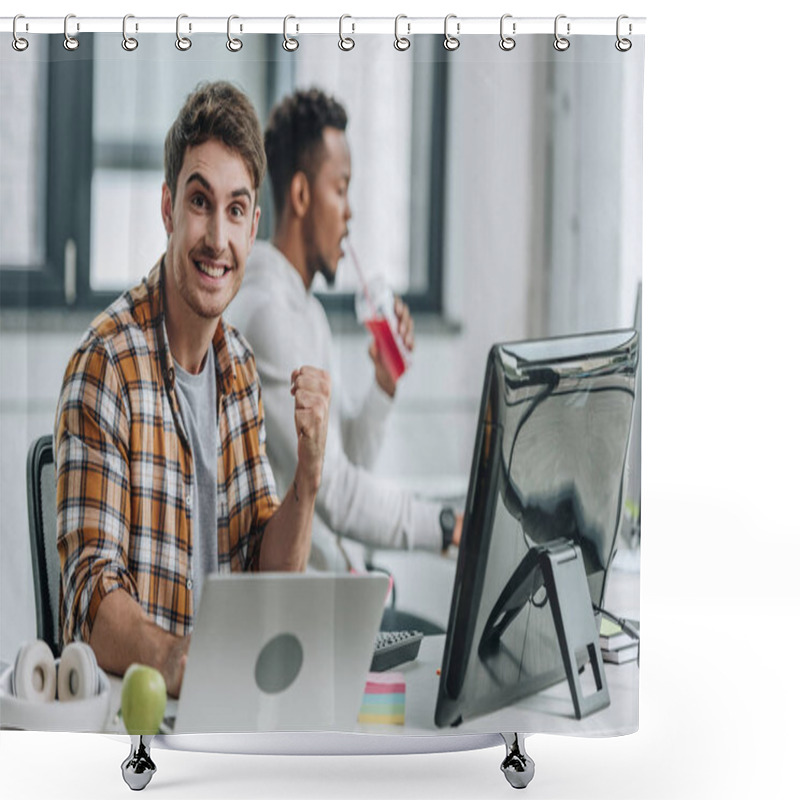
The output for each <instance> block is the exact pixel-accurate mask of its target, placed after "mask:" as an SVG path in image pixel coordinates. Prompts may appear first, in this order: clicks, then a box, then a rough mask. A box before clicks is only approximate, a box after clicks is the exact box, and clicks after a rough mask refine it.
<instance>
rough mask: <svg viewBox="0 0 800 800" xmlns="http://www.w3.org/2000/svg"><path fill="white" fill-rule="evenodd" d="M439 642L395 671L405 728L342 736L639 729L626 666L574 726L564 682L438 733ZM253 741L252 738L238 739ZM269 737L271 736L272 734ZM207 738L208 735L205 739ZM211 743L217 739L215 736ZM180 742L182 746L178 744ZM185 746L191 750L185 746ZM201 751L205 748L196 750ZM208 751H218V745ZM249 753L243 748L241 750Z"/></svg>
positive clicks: (633, 609)
mask: <svg viewBox="0 0 800 800" xmlns="http://www.w3.org/2000/svg"><path fill="white" fill-rule="evenodd" d="M638 590H639V574H638V572H626V571H620V570H613V571H612V576H611V580H610V581H609V592H608V595H607V600H608V601H609V602H608V606H609V607H612V608H614V609H615V610H616V611H618V612H619V613H621V614H623V615H631V616H634V615H635V616H638V594H639V591H638ZM444 642H445V637H444V636H428V637H425V639H424V640H423V641H422V644H421V647H420V652H419V655H418V657H417V658H416V660H414V661H412V662H410V663H407V664H404V665H402V666H401V667H399V668H398V670H397V671H399V672H402V673H403V675H404V677H405V680H406V723H405V725H372V724H371V725H366V724H358V723H357V724H354V726H353V728H352V730H351V731H342V732H343V733H350V734H353V733H357V734H371V735H377V736H379V737H385V736H391V737H400V738H402V737H410V738H413V737H431V735H436V736H437V737H442V736H470V735H482V734H496V733H498V732H501V731H509V730H515V731H520V732H522V731H524V732H527V733H554V734H564V735H579V736H597V737H602V736H619V735H623V734H626V733H633V732H634V731H636V730H637V729H638V725H639V668H638V666H637V664H636V662H629V663H627V664H605V665H604V668H605V675H606V680H607V682H608V687H609V694H610V698H611V702H610V705H609V706H608V707H607V708H605V709H602V710H600V711H598V712H596V713H594V714H591V715H590V716H588V717H586V718H584V719H582V720H576V719H575V717H574V712H573V708H572V701H571V698H570V693H569V687H568V685H567V682H566V680H564V681H561V682H560V683H558V684H556V685H554V686H551V687H549V688H548V689H545V690H543V691H541V692H537V693H536V694H533V695H530V696H528V697H526V698H524V699H522V700H520V701H518V702H517V703H515V704H514V705H512V706H507V707H506V708H504V709H500V710H498V711H494V712H491V713H489V714H484V715H481V716H480V717H476V718H474V719H470V720H467V721H465V722H464V723H462V724H461V725H459V726H458V727H456V728H438V727H436V725H435V723H434V711H435V708H436V698H437V694H438V687H439V675H438V674H437V672H438V670H439V668H440V667H441V663H442V651H443V648H444ZM120 685H121V681H120V680H119V679H118V678H111V692H112V696H111V702H110V704H109V709H110V713H109V721H108V726H107V730H108V732H110V733H124V729H123V728H122V724H121V721H120V720H118V719H115V716H116V709H118V708H119V691H120ZM178 707H179V703H178V702H177V701H175V700H170V701H169V703H168V706H167V715H168V716H170V715H175V714H176V712H177V711H178ZM244 735H245V736H249V737H252V736H254V735H255V736H258V734H244ZM271 735H272V736H276V735H277V734H276V733H275V732H272V734H271ZM209 736H212V735H209ZM226 737H232V739H231V742H232V751H233V752H242V747H241V745H237V744H236V742H235V739H236V737H237V735H236V734H226ZM166 738H167V739H168V741H165V742H164V744H165V745H166V746H170V747H178V748H180V749H183V747H186V748H187V749H194V746H196V745H197V744H199V742H198V741H197V739H198V736H197V735H195V736H191V735H189V736H169V737H166ZM213 738H215V739H220V736H219V735H213ZM181 740H185V741H184V742H182V741H181ZM190 744H191V746H190ZM201 749H205V748H201ZM211 749H215V750H217V749H223V750H224V749H226V748H224V747H223V748H220V746H219V744H215V746H214V747H213V748H211ZM245 751H246V752H249V751H250V750H249V748H245Z"/></svg>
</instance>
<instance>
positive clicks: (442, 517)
mask: <svg viewBox="0 0 800 800" xmlns="http://www.w3.org/2000/svg"><path fill="white" fill-rule="evenodd" d="M439 525H441V528H442V550H447V548H448V547H450V545H451V544H452V543H453V532H454V531H455V529H456V515H455V512H454V511H453V509H452V508H450V506H445V507H444V508H443V509H442V510H441V512H440V513H439Z"/></svg>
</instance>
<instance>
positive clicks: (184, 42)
mask: <svg viewBox="0 0 800 800" xmlns="http://www.w3.org/2000/svg"><path fill="white" fill-rule="evenodd" d="M188 16H189V15H188V14H178V18H177V19H176V20H175V47H177V48H178V50H181V51H184V52H185V51H186V50H188V49H189V48H190V47H191V46H192V40H191V39H190V38H189V37H188V36H181V20H182V19H187V18H188ZM189 30H190V31H191V30H192V24H191V23H189Z"/></svg>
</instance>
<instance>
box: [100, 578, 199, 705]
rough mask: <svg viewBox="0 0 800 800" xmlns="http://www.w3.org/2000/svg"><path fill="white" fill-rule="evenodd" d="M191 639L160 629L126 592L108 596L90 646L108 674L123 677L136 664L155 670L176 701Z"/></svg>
mask: <svg viewBox="0 0 800 800" xmlns="http://www.w3.org/2000/svg"><path fill="white" fill-rule="evenodd" d="M190 639H191V637H190V636H183V637H181V636H174V635H173V634H171V633H168V632H167V631H165V630H164V629H163V628H161V627H160V626H159V625H157V624H156V623H155V622H154V621H153V620H152V619H150V617H148V616H147V614H145V612H144V609H143V608H142V607H141V606H140V605H139V603H137V602H136V600H134V599H133V597H131V596H130V595H129V594H128V593H127V592H125V591H121V590H120V591H116V592H112V593H111V594H108V595H106V596H105V597H104V598H103V601H102V602H101V603H100V607H99V608H98V610H97V614H96V616H95V621H94V627H93V628H92V634H91V638H90V639H89V644H90V645H91V646H92V649H93V650H94V653H95V656H96V658H97V663H98V665H99V666H100V667H102V668H103V669H104V670H106V672H111V673H113V674H115V675H123V674H124V672H125V670H126V669H127V668H128V667H129V666H130V665H131V664H133V663H138V664H147V665H148V666H151V667H155V668H156V669H157V670H158V671H159V672H160V673H161V674H162V675H163V676H164V682H165V683H166V684H167V691H168V692H169V694H171V695H172V696H173V697H178V696H179V695H180V692H181V683H182V681H183V672H184V669H185V668H186V654H187V653H188V651H189V641H190Z"/></svg>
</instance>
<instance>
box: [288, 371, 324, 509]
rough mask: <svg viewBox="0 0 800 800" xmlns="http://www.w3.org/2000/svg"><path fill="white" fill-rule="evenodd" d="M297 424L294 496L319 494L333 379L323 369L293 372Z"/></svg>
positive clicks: (298, 497)
mask: <svg viewBox="0 0 800 800" xmlns="http://www.w3.org/2000/svg"><path fill="white" fill-rule="evenodd" d="M291 391H292V396H293V397H294V425H295V429H296V430H297V472H296V473H295V485H294V490H295V499H296V500H300V495H305V494H307V493H311V494H316V492H317V490H318V489H319V484H320V481H321V480H322V461H323V458H324V456H325V440H326V439H327V436H328V413H329V409H330V402H331V379H330V375H328V373H327V372H325V370H323V369H317V368H316V367H308V366H304V367H300V369H296V370H295V371H294V372H293V373H292V388H291Z"/></svg>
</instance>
